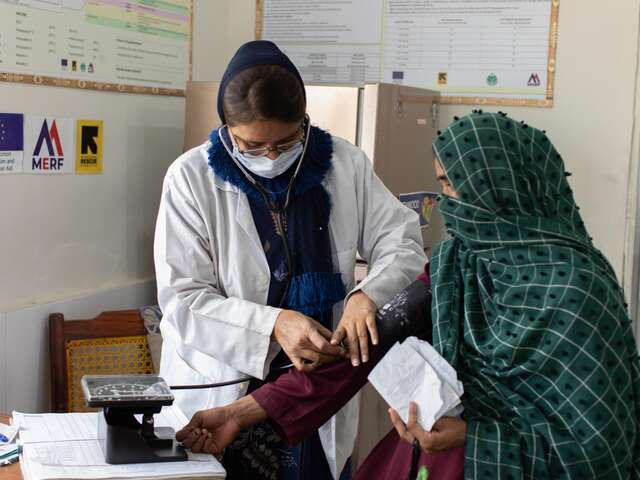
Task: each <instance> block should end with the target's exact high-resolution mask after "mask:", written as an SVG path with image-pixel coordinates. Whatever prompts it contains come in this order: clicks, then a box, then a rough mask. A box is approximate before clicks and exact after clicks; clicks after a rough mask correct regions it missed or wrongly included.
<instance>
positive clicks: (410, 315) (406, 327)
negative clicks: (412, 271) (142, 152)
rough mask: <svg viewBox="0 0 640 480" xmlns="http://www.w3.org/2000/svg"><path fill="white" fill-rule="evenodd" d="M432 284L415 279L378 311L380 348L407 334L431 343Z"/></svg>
mask: <svg viewBox="0 0 640 480" xmlns="http://www.w3.org/2000/svg"><path fill="white" fill-rule="evenodd" d="M431 297H432V296H431V285H430V284H428V283H427V282H425V281H424V280H420V279H419V280H416V281H414V282H413V283H412V284H410V285H409V286H408V287H407V288H405V289H404V290H401V291H400V292H398V293H397V294H396V295H394V297H393V298H392V299H391V300H390V301H389V302H388V303H387V304H385V305H384V306H383V307H382V308H380V309H379V310H378V313H377V314H376V325H377V327H378V334H379V337H380V343H381V346H382V348H384V349H388V348H389V347H391V346H392V345H393V344H394V343H396V342H401V341H403V340H404V339H405V338H407V337H418V338H419V339H421V340H426V341H428V342H431Z"/></svg>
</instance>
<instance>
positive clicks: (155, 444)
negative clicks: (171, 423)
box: [98, 406, 187, 465]
mask: <svg viewBox="0 0 640 480" xmlns="http://www.w3.org/2000/svg"><path fill="white" fill-rule="evenodd" d="M161 408H162V407H161V406H158V407H127V406H121V407H120V406H119V407H104V408H103V410H102V412H101V413H100V414H99V415H98V439H99V442H100V447H101V448H102V451H103V453H104V458H105V461H106V462H107V463H109V464H113V465H118V464H128V463H151V462H153V463H155V462H182V461H186V460H187V453H186V452H185V450H184V448H183V447H182V445H180V444H179V443H178V442H177V441H176V439H175V432H174V430H173V428H170V427H155V426H154V419H153V415H154V414H156V413H159V412H160V410H161ZM137 414H138V415H140V414H141V415H142V423H140V422H139V421H138V420H137V419H136V418H135V415H137Z"/></svg>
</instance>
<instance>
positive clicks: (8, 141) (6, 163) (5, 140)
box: [0, 113, 24, 174]
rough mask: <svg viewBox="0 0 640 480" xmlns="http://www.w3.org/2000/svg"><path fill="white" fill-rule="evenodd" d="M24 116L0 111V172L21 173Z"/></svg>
mask: <svg viewBox="0 0 640 480" xmlns="http://www.w3.org/2000/svg"><path fill="white" fill-rule="evenodd" d="M23 149H24V116H23V115H22V114H21V113H0V174H3V173H22V161H23V155H24V152H23Z"/></svg>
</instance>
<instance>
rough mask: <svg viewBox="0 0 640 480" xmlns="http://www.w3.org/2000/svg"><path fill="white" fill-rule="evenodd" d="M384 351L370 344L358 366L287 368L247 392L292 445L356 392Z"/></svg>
mask: <svg viewBox="0 0 640 480" xmlns="http://www.w3.org/2000/svg"><path fill="white" fill-rule="evenodd" d="M386 351H387V349H384V350H383V349H381V348H380V347H378V346H376V347H371V346H370V347H369V353H370V357H371V358H370V359H369V361H368V362H367V363H363V364H360V366H358V367H353V366H352V365H351V363H349V362H348V361H340V362H338V363H334V364H333V365H328V366H326V367H322V368H319V369H318V370H315V371H313V372H310V373H302V372H299V371H297V370H295V369H291V370H289V371H288V372H287V373H285V374H284V375H281V376H280V377H279V378H278V379H277V380H276V381H275V382H271V383H268V384H266V385H263V386H262V387H260V388H259V389H257V390H255V391H254V392H253V393H252V394H251V395H252V396H253V398H254V399H255V400H256V401H257V402H258V403H259V404H260V406H261V407H262V408H263V409H264V410H265V412H267V415H268V416H269V418H270V419H271V420H272V421H274V422H275V423H276V424H277V425H278V426H279V427H280V430H281V431H282V433H284V435H285V436H286V437H287V441H288V442H289V443H290V444H291V445H295V444H297V443H298V442H300V441H301V440H303V439H304V438H305V437H307V436H308V435H309V434H310V433H311V432H313V431H314V430H317V429H318V428H319V427H320V426H321V425H323V424H324V423H325V422H326V421H327V420H329V419H330V418H331V417H332V416H333V415H334V414H335V413H336V412H337V411H338V410H340V409H341V408H342V407H343V406H344V405H345V404H346V403H347V402H348V401H349V399H351V397H353V396H354V395H355V394H356V393H358V391H359V390H360V389H361V388H362V387H363V386H364V385H365V384H366V383H367V376H368V375H369V373H370V372H371V370H373V368H374V367H375V365H376V364H377V363H378V361H379V360H380V359H381V358H382V357H383V356H384V354H385V353H386ZM303 419H304V421H302V420H303Z"/></svg>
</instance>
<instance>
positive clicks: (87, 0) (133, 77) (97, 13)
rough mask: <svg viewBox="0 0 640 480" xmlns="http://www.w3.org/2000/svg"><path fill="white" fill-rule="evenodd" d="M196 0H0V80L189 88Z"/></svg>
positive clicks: (125, 88) (165, 91)
mask: <svg viewBox="0 0 640 480" xmlns="http://www.w3.org/2000/svg"><path fill="white" fill-rule="evenodd" d="M192 11H193V2H192V0H128V1H123V0H0V81H5V82H19V83H31V84H36V85H54V86H61V87H70V88H85V89H95V90H103V91H112V92H126V93H146V94H156V95H177V96H181V95H184V90H185V87H186V83H187V81H188V80H190V78H191V63H192V54H191V36H192V35H191V31H192Z"/></svg>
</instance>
